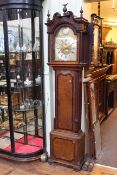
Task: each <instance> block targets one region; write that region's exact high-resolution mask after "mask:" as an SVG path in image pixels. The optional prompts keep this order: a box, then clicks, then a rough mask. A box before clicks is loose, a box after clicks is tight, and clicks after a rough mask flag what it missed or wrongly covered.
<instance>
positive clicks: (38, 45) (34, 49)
mask: <svg viewBox="0 0 117 175" xmlns="http://www.w3.org/2000/svg"><path fill="white" fill-rule="evenodd" d="M39 50H40V43H39V37H36V41H35V44H34V47H33V51H34V52H38V51H39Z"/></svg>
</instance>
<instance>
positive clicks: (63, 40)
mask: <svg viewBox="0 0 117 175" xmlns="http://www.w3.org/2000/svg"><path fill="white" fill-rule="evenodd" d="M55 60H58V61H61V60H62V61H76V60H77V36H76V35H75V34H74V32H73V30H72V29H71V28H70V27H62V28H61V29H60V30H59V31H58V33H57V35H56V37H55Z"/></svg>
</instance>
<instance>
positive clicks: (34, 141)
mask: <svg viewBox="0 0 117 175" xmlns="http://www.w3.org/2000/svg"><path fill="white" fill-rule="evenodd" d="M15 134H17V135H18V133H15ZM9 135H10V134H9V131H5V132H4V133H2V134H1V135H0V138H1V139H2V138H4V137H5V136H8V138H9ZM27 140H28V143H27V144H24V136H23V135H21V136H20V139H17V140H16V141H15V152H16V153H19V154H30V153H34V152H37V151H40V150H42V149H43V138H39V137H35V136H31V135H28V136H27ZM8 144H9V143H8ZM4 149H5V150H7V151H11V146H10V145H8V146H7V147H5V148H4Z"/></svg>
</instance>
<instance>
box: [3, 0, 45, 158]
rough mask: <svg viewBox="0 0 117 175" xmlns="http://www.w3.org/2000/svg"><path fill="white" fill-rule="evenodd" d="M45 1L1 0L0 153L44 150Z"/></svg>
mask: <svg viewBox="0 0 117 175" xmlns="http://www.w3.org/2000/svg"><path fill="white" fill-rule="evenodd" d="M43 104H44V103H43V60H42V0H20V1H14V0H13V1H12V0H11V1H9V0H6V1H5V2H4V1H0V155H1V156H6V157H8V158H10V157H12V159H13V158H14V159H18V160H32V159H37V157H38V156H39V155H40V154H42V153H43V151H44V147H45V142H44V117H43V114H44V110H43V109H44V108H43Z"/></svg>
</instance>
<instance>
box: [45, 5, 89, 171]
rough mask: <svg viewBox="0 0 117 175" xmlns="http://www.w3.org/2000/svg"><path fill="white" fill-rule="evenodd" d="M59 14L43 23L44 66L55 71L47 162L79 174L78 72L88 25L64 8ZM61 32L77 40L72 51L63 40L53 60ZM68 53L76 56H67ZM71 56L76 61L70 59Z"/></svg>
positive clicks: (81, 155) (81, 156)
mask: <svg viewBox="0 0 117 175" xmlns="http://www.w3.org/2000/svg"><path fill="white" fill-rule="evenodd" d="M63 12H64V13H63V16H61V14H59V13H55V14H54V16H53V19H52V20H50V18H49V15H48V22H47V31H48V42H49V53H48V55H49V63H48V65H49V66H51V67H52V68H53V69H54V71H55V119H54V130H53V131H52V132H51V134H50V137H51V138H50V142H51V155H50V160H49V161H50V162H51V163H52V162H56V163H60V164H63V165H66V166H69V167H73V168H74V169H76V170H80V169H81V166H82V164H83V159H84V154H85V151H84V147H85V135H84V133H83V132H82V130H81V108H82V70H83V67H85V68H86V67H87V65H88V64H87V61H88V22H87V20H85V19H84V18H83V17H82V10H81V17H80V18H76V17H74V15H73V13H72V12H70V11H67V9H66V7H64V9H63ZM63 28H65V29H67V28H69V29H70V30H72V31H73V33H74V36H75V38H76V39H77V41H76V47H74V48H73V46H75V44H73V45H72V44H70V43H69V41H70V40H69V39H68V40H67V39H66V41H65V40H64V41H65V42H64V45H63V46H62V44H63V43H62V41H61V44H60V47H59V49H58V50H60V53H62V54H61V55H59V58H60V59H58V57H57V59H56V54H55V52H56V51H55V50H56V47H55V46H57V45H56V44H55V41H56V35H57V34H58V32H59V31H60V30H61V29H63ZM65 37H66V36H65ZM67 37H69V35H68V36H67ZM67 37H66V38H67ZM64 39H65V38H64ZM73 41H74V40H73ZM74 42H75V41H74ZM71 45H72V46H71ZM61 47H62V48H61ZM75 49H76V50H75ZM72 51H73V52H74V53H76V54H71V52H72ZM68 54H70V55H68ZM62 55H64V56H63V57H64V58H62ZM73 55H75V56H76V57H75V58H74V57H73Z"/></svg>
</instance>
